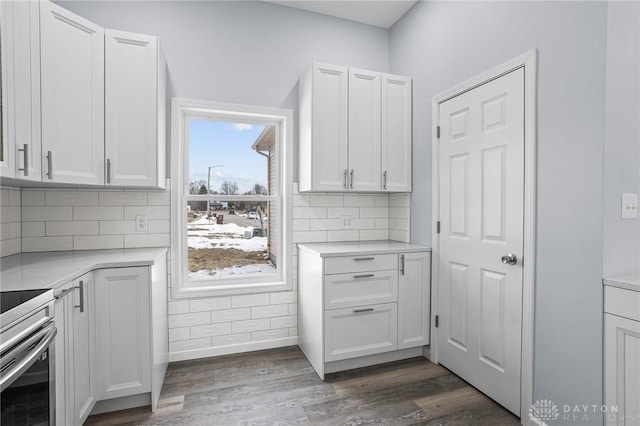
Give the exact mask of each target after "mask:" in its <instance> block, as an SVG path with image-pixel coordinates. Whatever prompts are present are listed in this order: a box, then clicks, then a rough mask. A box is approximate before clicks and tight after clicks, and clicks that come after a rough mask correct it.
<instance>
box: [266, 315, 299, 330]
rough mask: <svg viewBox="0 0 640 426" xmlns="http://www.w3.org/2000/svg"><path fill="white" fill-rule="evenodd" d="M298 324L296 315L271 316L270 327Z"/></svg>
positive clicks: (285, 326) (286, 326)
mask: <svg viewBox="0 0 640 426" xmlns="http://www.w3.org/2000/svg"><path fill="white" fill-rule="evenodd" d="M296 325H298V316H297V315H287V316H284V317H275V318H271V328H272V329H274V328H289V327H295V326H296Z"/></svg>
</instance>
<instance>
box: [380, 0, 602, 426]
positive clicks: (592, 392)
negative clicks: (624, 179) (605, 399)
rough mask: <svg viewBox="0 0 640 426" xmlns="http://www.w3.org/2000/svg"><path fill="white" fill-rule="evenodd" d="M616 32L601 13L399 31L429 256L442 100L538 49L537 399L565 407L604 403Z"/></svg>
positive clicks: (502, 17)
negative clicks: (606, 162) (436, 106)
mask: <svg viewBox="0 0 640 426" xmlns="http://www.w3.org/2000/svg"><path fill="white" fill-rule="evenodd" d="M606 24H607V5H606V3H602V2H468V3H467V2H419V3H418V4H416V5H415V6H414V7H413V8H412V9H411V10H410V11H409V13H408V14H407V15H405V16H404V17H403V19H402V20H401V21H400V22H399V23H397V24H396V25H395V26H394V27H393V28H392V29H391V40H390V41H391V43H390V52H391V53H390V70H391V72H393V73H399V74H407V75H411V76H413V78H414V93H413V96H414V129H413V131H414V160H413V161H414V167H413V173H414V175H413V178H414V180H413V181H414V192H413V195H412V203H411V206H412V212H411V218H412V223H411V238H412V242H416V243H422V244H427V245H429V244H431V226H430V223H431V167H430V164H431V130H430V129H431V126H432V123H431V99H432V97H433V96H434V95H436V94H438V93H440V92H442V91H444V90H447V89H449V88H451V87H453V86H455V85H457V84H458V83H461V82H463V81H465V80H467V79H469V78H471V77H474V76H475V75H478V74H480V73H482V72H484V71H486V70H488V69H490V68H492V67H494V66H496V65H499V64H501V63H503V62H505V61H506V60H508V59H511V58H513V57H515V56H518V55H519V54H521V53H524V52H525V51H527V50H529V49H533V48H537V49H538V53H539V56H538V59H539V62H538V73H539V74H538V194H537V197H538V208H537V212H536V214H537V226H538V229H537V236H536V237H537V264H536V269H537V277H536V322H535V336H534V338H535V346H536V348H535V353H534V357H535V360H534V364H535V365H534V399H539V398H548V399H551V400H552V401H554V402H555V403H556V404H558V405H561V404H562V405H564V404H601V403H602V343H601V341H602V285H601V278H602V226H603V214H602V198H603V197H602V190H603V185H602V173H603V161H602V156H603V149H604V105H605V85H604V82H605V47H606ZM523 414H524V415H526V413H523ZM596 421H597V420H596Z"/></svg>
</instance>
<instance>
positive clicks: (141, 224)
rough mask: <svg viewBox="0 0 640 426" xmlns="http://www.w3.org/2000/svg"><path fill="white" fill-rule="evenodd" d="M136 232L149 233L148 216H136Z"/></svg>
mask: <svg viewBox="0 0 640 426" xmlns="http://www.w3.org/2000/svg"><path fill="white" fill-rule="evenodd" d="M136 232H149V228H148V226H147V217H146V216H142V215H139V216H136Z"/></svg>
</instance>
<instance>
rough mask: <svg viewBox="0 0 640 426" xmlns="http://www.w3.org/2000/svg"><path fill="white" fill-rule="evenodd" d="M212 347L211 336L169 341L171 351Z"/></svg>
mask: <svg viewBox="0 0 640 426" xmlns="http://www.w3.org/2000/svg"><path fill="white" fill-rule="evenodd" d="M210 347H211V337H204V338H202V339H191V340H183V341H180V342H169V352H180V351H190V350H194V349H206V348H210Z"/></svg>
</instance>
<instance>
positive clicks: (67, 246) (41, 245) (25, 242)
mask: <svg viewBox="0 0 640 426" xmlns="http://www.w3.org/2000/svg"><path fill="white" fill-rule="evenodd" d="M65 250H73V237H27V238H24V237H23V238H22V251H23V252H37V251H65Z"/></svg>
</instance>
